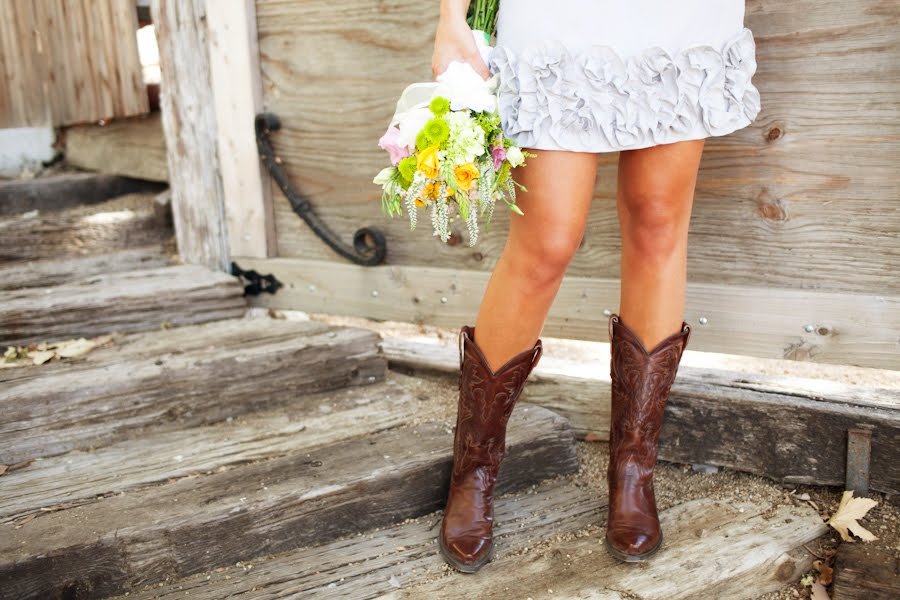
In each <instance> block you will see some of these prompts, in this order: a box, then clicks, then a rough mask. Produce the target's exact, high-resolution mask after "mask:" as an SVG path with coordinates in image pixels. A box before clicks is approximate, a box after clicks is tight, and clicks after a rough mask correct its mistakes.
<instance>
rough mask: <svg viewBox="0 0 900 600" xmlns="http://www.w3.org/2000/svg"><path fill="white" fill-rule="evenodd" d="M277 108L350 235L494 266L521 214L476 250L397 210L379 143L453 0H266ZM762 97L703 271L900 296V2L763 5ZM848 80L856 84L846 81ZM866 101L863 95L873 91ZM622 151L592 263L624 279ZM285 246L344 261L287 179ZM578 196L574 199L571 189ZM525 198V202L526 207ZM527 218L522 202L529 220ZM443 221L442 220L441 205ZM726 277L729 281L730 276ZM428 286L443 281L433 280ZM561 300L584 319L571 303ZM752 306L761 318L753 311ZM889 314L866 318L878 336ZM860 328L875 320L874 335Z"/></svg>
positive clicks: (407, 251)
mask: <svg viewBox="0 0 900 600" xmlns="http://www.w3.org/2000/svg"><path fill="white" fill-rule="evenodd" d="M257 11H258V13H257V20H258V24H259V41H260V53H261V60H262V70H263V83H264V90H265V105H266V108H267V110H270V111H272V112H274V113H276V114H278V115H279V116H280V117H281V120H282V122H283V124H284V128H283V130H282V131H280V132H278V133H276V134H275V135H274V142H275V147H276V150H277V152H278V154H279V156H280V157H281V158H282V159H283V161H284V165H285V167H286V168H287V170H288V172H289V173H290V174H291V178H292V180H293V183H294V184H295V186H296V187H297V188H298V189H301V190H303V191H304V192H305V193H307V194H308V195H309V196H310V197H311V201H312V204H313V206H314V208H315V210H316V212H318V213H319V214H321V215H322V216H323V219H324V220H325V221H326V222H327V223H328V224H329V226H331V227H332V228H333V229H334V230H335V231H336V232H337V233H338V234H340V235H341V236H342V238H343V239H345V240H349V239H350V236H351V235H352V233H353V232H354V231H355V230H356V229H357V228H358V227H360V226H362V225H368V224H371V225H375V226H378V227H381V228H383V229H384V230H385V232H386V235H387V240H388V241H387V245H388V259H387V260H388V264H391V265H397V266H403V267H408V266H413V265H415V266H429V267H441V268H454V269H465V270H473V271H490V270H492V269H493V267H494V265H495V264H496V261H497V259H498V258H499V254H500V251H501V250H502V247H503V243H504V241H505V232H506V230H507V227H508V219H509V218H510V215H509V213H508V211H506V210H505V208H504V207H502V206H501V207H500V208H504V210H497V211H496V212H495V218H497V220H496V221H495V223H494V225H495V229H494V231H492V233H490V234H488V235H487V236H486V237H483V238H482V239H481V240H480V241H479V243H478V245H477V246H476V247H475V248H469V247H468V246H467V244H466V243H465V241H464V240H465V235H466V234H465V227H464V226H463V224H462V223H461V222H457V223H456V225H455V226H454V229H455V230H456V231H457V232H458V234H459V235H458V236H457V237H456V240H455V241H457V242H458V243H457V244H456V245H454V246H447V245H445V244H443V243H441V242H440V241H438V240H436V239H435V238H434V237H433V236H431V235H430V231H427V227H425V225H427V222H424V223H421V224H420V229H421V230H420V231H416V232H410V231H409V225H408V222H406V221H405V220H404V219H394V220H390V219H387V218H386V217H384V216H383V215H382V214H381V207H380V202H379V198H380V196H379V193H378V189H377V186H375V185H373V184H372V183H371V179H372V177H373V176H374V174H375V173H376V172H377V171H378V170H379V169H380V168H381V167H383V166H384V165H386V164H387V160H386V155H385V153H384V152H382V151H381V150H380V149H379V148H377V145H376V141H377V139H378V138H379V137H380V135H381V134H382V133H383V130H384V128H385V127H386V125H387V122H388V120H389V119H390V116H391V114H392V113H393V110H394V105H395V102H396V99H397V97H398V96H399V94H400V92H401V91H402V90H403V88H404V86H405V85H407V84H408V83H410V82H412V81H420V80H429V79H431V73H430V64H431V62H430V58H431V51H432V45H433V36H434V31H435V27H436V23H437V14H438V7H437V5H427V6H422V5H420V4H414V3H412V2H410V1H408V0H396V1H392V2H382V3H378V4H372V3H370V2H366V1H363V0H352V1H348V2H343V3H341V5H340V6H334V4H333V3H331V2H325V1H323V0H316V1H313V2H303V3H297V2H291V1H289V0H257ZM745 23H746V25H747V26H748V27H750V28H751V29H752V30H753V32H754V36H755V39H756V42H757V62H758V70H757V73H756V75H755V76H754V83H755V84H756V85H757V87H758V88H759V89H760V92H761V97H762V101H761V104H762V112H761V113H760V115H759V117H758V118H757V121H756V122H755V123H753V124H752V125H750V126H749V127H747V128H745V129H742V130H739V131H737V132H734V133H733V134H730V135H728V136H723V137H714V138H710V139H708V140H707V143H706V149H705V152H704V157H703V160H702V164H701V167H700V174H699V181H698V184H697V188H696V195H695V207H694V210H693V211H692V221H691V225H690V238H689V253H688V273H689V278H690V281H692V282H697V283H704V284H718V285H722V286H723V287H725V286H731V285H734V286H736V287H735V289H734V291H733V292H732V293H731V294H730V297H729V298H728V302H729V303H730V302H731V301H732V300H734V299H736V298H738V296H739V295H740V286H751V287H755V288H765V287H770V286H772V287H776V288H779V289H790V290H797V291H802V292H807V293H812V292H820V291H829V292H835V293H844V292H852V293H859V294H868V295H883V294H887V295H889V296H897V294H898V291H900V280H898V278H896V277H890V276H887V275H886V274H888V273H892V272H896V271H897V270H898V265H900V246H898V245H897V243H896V239H897V237H898V235H900V212H898V211H896V210H894V209H893V208H892V206H893V203H894V201H895V199H896V198H897V197H898V196H900V185H898V180H897V178H896V177H895V171H896V164H897V162H898V159H900V129H898V127H900V125H898V124H900V103H898V101H897V97H898V94H897V92H898V83H897V82H898V81H900V60H898V58H900V56H898V55H900V50H898V46H897V45H896V44H892V43H891V40H893V36H894V33H893V32H894V31H895V30H896V27H897V25H898V23H900V10H898V8H897V7H896V6H895V5H890V6H889V5H887V4H885V3H884V2H881V1H879V0H866V1H863V2H856V3H853V4H852V6H851V5H841V4H827V3H826V4H823V3H821V2H818V1H813V0H803V1H800V2H793V3H791V4H790V5H789V6H788V5H778V6H777V7H774V8H773V7H772V6H770V5H769V4H766V3H763V2H762V1H761V0H751V1H750V2H748V5H747V11H746V18H745ZM848 90H853V94H851V95H848ZM859 98H862V99H863V100H862V104H860V101H859ZM615 189H616V155H615V154H606V155H604V156H602V157H601V165H600V169H599V173H598V183H597V188H596V191H595V202H594V207H593V208H592V210H591V214H590V217H589V222H588V224H587V228H586V231H585V239H584V242H583V244H582V246H581V248H580V249H579V251H578V253H577V254H576V256H575V258H574V260H573V262H572V263H571V265H570V267H569V271H568V273H569V274H570V275H573V276H577V277H585V278H599V279H617V278H618V277H619V275H620V273H619V253H620V242H619V239H618V238H619V236H618V235H617V233H616V232H617V230H618V223H617V221H616V213H615ZM273 196H274V202H275V211H276V225H277V231H278V247H279V255H280V256H286V257H288V256H298V257H300V256H302V257H304V258H311V259H320V260H323V261H334V262H340V259H339V258H337V257H336V256H335V255H334V254H333V253H332V251H331V250H330V249H329V248H328V247H326V246H325V245H324V244H322V243H321V241H319V240H318V239H317V238H316V236H315V235H314V234H313V233H312V232H311V231H309V230H308V228H307V227H306V226H305V224H303V223H302V222H301V221H300V219H298V218H297V217H296V215H295V214H293V213H292V211H291V209H290V206H289V204H288V203H287V201H286V200H285V199H284V197H283V196H282V194H281V193H280V192H279V191H278V190H277V189H276V190H274V192H273ZM559 200H560V201H561V202H563V203H564V200H565V199H559ZM525 211H526V213H527V208H525ZM513 218H517V217H513ZM426 221H427V220H426ZM726 289H727V288H726ZM423 291H427V290H423ZM561 304H562V308H563V313H564V314H566V315H567V316H569V317H570V318H573V319H574V318H577V317H578V314H577V312H576V311H575V306H573V305H572V304H571V301H570V300H568V299H564V300H562V301H561ZM745 317H746V316H745ZM879 327H880V324H879V325H875V324H871V325H868V326H867V327H866V329H865V330H864V335H865V336H867V337H868V338H869V339H870V340H871V341H872V343H873V344H877V343H879V342H878V341H876V340H877V338H878V333H877V329H878V328H879ZM861 333H862V332H861Z"/></svg>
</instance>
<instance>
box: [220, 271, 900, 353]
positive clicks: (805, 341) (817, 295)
mask: <svg viewBox="0 0 900 600" xmlns="http://www.w3.org/2000/svg"><path fill="white" fill-rule="evenodd" d="M236 260H237V261H238V262H239V263H240V264H241V266H242V267H244V268H253V269H256V270H258V271H259V272H261V273H274V274H275V276H276V277H277V278H278V279H279V280H280V281H281V282H283V283H285V284H286V286H285V287H284V288H283V289H281V290H279V291H278V293H277V294H275V295H274V296H269V295H266V297H260V298H258V299H256V300H255V301H254V302H255V303H257V304H259V305H264V306H272V307H275V308H291V309H299V310H304V311H307V312H328V313H335V314H345V315H353V316H361V317H368V318H372V319H388V320H393V321H406V322H424V323H429V324H433V325H439V326H443V327H450V328H458V327H459V326H461V325H462V324H463V323H467V322H469V321H471V320H472V319H473V318H474V315H475V314H476V313H477V312H478V305H479V303H480V302H481V299H482V296H483V294H484V289H485V287H486V286H487V283H488V279H489V276H490V274H489V273H483V272H478V271H469V270H460V269H456V268H447V269H444V268H434V267H415V266H398V265H383V266H377V267H360V266H358V265H351V264H346V263H344V262H330V261H320V260H307V259H300V258H273V259H254V258H250V257H239V258H237V259H236ZM373 292H377V296H373ZM618 303H619V281H618V280H617V279H616V280H609V279H600V278H587V277H570V276H567V277H566V278H565V279H564V280H563V283H562V287H561V288H560V291H559V293H558V295H557V298H556V300H555V301H554V303H553V306H552V307H551V309H550V313H549V315H548V318H547V322H546V325H545V328H544V331H545V334H546V335H548V336H553V337H563V338H573V339H583V340H598V341H608V339H609V337H608V335H609V334H608V323H607V321H608V317H607V316H606V315H605V314H604V312H603V311H604V310H612V311H613V312H618V310H617V306H618ZM701 317H703V318H705V319H706V323H705V324H703V325H701V324H700V319H701ZM685 320H686V321H687V322H688V323H689V324H690V325H692V326H694V327H693V331H692V333H691V349H692V350H702V351H706V352H723V353H728V354H741V355H748V356H759V357H764V358H779V359H781V358H788V359H793V360H806V361H813V362H820V363H838V364H851V365H859V366H866V367H877V368H887V369H900V296H885V295H878V296H862V295H853V294H833V293H829V292H816V291H810V290H805V291H798V290H791V289H775V288H754V287H738V286H736V285H716V284H705V283H696V282H693V281H691V282H689V283H688V286H687V298H686V307H685ZM876 324H877V325H876ZM807 325H810V326H812V331H806V327H807Z"/></svg>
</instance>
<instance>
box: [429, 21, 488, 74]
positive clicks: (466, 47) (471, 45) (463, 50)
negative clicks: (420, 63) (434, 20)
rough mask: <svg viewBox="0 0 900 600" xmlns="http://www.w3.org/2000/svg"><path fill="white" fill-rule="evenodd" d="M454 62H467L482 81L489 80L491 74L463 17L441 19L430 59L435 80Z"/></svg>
mask: <svg viewBox="0 0 900 600" xmlns="http://www.w3.org/2000/svg"><path fill="white" fill-rule="evenodd" d="M454 60H457V61H461V62H467V63H469V64H470V65H472V68H473V69H475V71H476V72H477V73H478V74H479V75H481V76H482V77H483V78H484V79H490V77H491V72H490V69H488V66H487V65H486V64H485V63H484V60H483V59H482V58H481V53H480V52H479V51H478V46H476V45H475V38H474V37H473V36H472V30H471V29H470V28H469V24H468V23H466V19H465V17H461V18H460V17H443V16H442V17H441V19H440V20H439V21H438V27H437V33H436V34H435V36H434V54H432V57H431V72H432V75H433V76H434V77H435V78H437V76H438V75H440V74H441V73H443V72H444V71H445V70H447V67H448V66H449V65H450V63H451V62H453V61H454Z"/></svg>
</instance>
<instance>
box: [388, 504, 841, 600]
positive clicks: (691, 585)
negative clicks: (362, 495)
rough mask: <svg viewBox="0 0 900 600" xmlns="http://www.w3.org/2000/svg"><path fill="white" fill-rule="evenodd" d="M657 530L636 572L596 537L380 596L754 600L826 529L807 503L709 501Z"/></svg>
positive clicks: (781, 582) (799, 561) (793, 569)
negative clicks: (651, 551) (655, 547)
mask: <svg viewBox="0 0 900 600" xmlns="http://www.w3.org/2000/svg"><path fill="white" fill-rule="evenodd" d="M660 524H661V526H662V528H663V531H664V536H665V537H664V538H663V547H662V548H661V549H660V551H659V553H658V554H656V555H655V556H654V557H653V559H652V560H650V561H648V562H647V563H645V564H644V565H641V568H639V569H635V568H634V565H633V564H626V563H621V562H618V561H617V560H616V559H615V558H613V557H612V556H610V555H609V554H608V553H607V552H606V551H605V550H604V549H603V547H602V546H601V545H599V544H598V543H597V541H598V540H597V537H599V536H600V535H602V534H598V535H597V536H590V537H583V538H577V539H575V540H572V541H564V542H561V543H555V544H552V546H551V548H550V549H549V550H548V551H546V552H541V553H530V554H526V555H524V556H511V557H505V558H500V559H497V560H495V561H493V563H492V564H489V565H488V566H486V567H485V568H484V570H483V571H484V576H482V577H465V576H460V575H457V574H450V573H448V574H447V575H446V576H444V577H442V578H440V579H437V580H436V581H432V582H429V583H426V584H424V585H420V586H415V587H408V588H405V589H402V590H397V591H394V592H393V593H390V594H385V595H383V596H380V597H381V598H384V599H385V600H399V599H401V598H441V597H445V596H447V595H448V594H452V595H453V597H459V598H475V597H480V598H526V597H531V598H533V599H534V600H544V599H545V598H546V599H549V598H579V599H582V598H583V599H585V600H588V599H597V600H600V599H603V600H626V599H633V598H666V599H672V600H677V599H682V598H717V599H721V600H738V599H744V598H747V597H748V589H752V592H751V595H752V596H754V597H755V596H757V595H762V594H765V593H767V592H771V591H775V590H778V589H781V588H783V587H784V586H785V585H786V584H787V583H788V582H790V581H793V580H795V579H796V578H797V577H799V575H800V573H802V572H803V571H805V570H807V569H808V568H809V566H810V564H811V562H812V557H811V556H809V554H808V553H799V552H795V550H796V549H798V548H799V549H802V548H801V546H802V545H803V544H806V543H808V542H810V541H812V540H814V539H816V538H818V537H819V536H821V535H823V534H825V533H826V531H827V526H826V525H825V524H824V523H823V522H822V519H821V517H819V515H818V514H816V512H815V511H814V510H813V509H812V508H810V507H805V506H799V507H795V506H776V507H771V506H762V505H760V504H755V503H753V502H738V503H734V504H728V503H725V502H722V501H718V500H712V499H705V498H704V499H701V500H691V501H689V502H685V503H683V504H679V505H677V506H674V507H672V508H670V509H669V510H666V511H663V512H662V513H661V514H660ZM451 590H452V592H451Z"/></svg>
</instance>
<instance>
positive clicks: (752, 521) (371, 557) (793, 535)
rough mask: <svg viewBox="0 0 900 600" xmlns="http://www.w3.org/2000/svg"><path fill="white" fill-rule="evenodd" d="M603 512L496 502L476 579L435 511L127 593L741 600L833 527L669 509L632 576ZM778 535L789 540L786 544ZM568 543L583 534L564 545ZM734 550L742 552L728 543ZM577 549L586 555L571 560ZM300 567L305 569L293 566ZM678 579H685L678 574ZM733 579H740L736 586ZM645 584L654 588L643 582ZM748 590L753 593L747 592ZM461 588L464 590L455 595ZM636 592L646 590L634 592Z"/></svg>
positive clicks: (541, 501) (568, 491)
mask: <svg viewBox="0 0 900 600" xmlns="http://www.w3.org/2000/svg"><path fill="white" fill-rule="evenodd" d="M605 507H606V498H605V491H603V490H601V491H600V492H596V491H594V490H585V489H583V488H579V487H576V486H575V485H573V484H572V483H571V482H560V483H551V484H546V485H543V486H541V487H540V488H538V489H537V490H536V491H535V492H533V493H530V494H527V495H520V496H511V497H506V498H500V499H498V501H497V522H496V525H495V531H496V534H497V544H498V547H497V552H496V554H495V557H494V560H493V561H492V563H489V564H488V565H487V566H485V567H484V569H483V570H482V571H481V572H480V573H479V574H478V575H475V576H469V575H462V574H458V573H450V572H446V571H445V569H444V563H443V559H442V558H441V557H440V555H439V554H438V552H437V544H436V539H435V538H436V528H435V526H434V524H435V523H437V522H438V520H439V518H440V517H439V515H433V516H432V518H423V519H420V520H419V521H418V522H413V523H407V524H403V525H398V526H394V527H390V528H386V529H383V530H380V531H374V532H370V533H365V534H362V535H357V536H353V537H350V538H347V539H343V540H339V541H336V542H333V543H330V544H327V545H322V546H314V547H310V548H303V549H298V550H294V551H290V552H286V553H283V554H279V555H277V556H274V557H271V558H268V559H265V560H255V561H253V562H252V564H253V568H252V569H247V568H246V565H245V564H244V563H242V564H240V565H236V566H230V567H227V568H225V569H223V570H222V571H221V572H213V573H209V574H208V575H207V574H201V575H196V576H193V577H189V578H185V579H181V580H178V581H175V582H173V583H170V584H168V585H166V586H162V587H156V586H154V587H153V588H150V587H147V588H146V589H144V590H135V591H132V592H131V593H129V595H128V598H137V599H139V600H141V599H149V598H160V599H168V598H175V597H184V596H185V595H189V596H190V597H191V598H201V599H213V598H221V597H223V596H228V595H234V596H242V595H245V594H246V595H248V596H250V595H252V597H253V598H259V599H261V600H263V599H266V600H267V599H274V598H284V597H307V596H308V597H318V596H322V597H326V596H327V597H329V598H353V599H355V600H365V599H369V598H395V597H410V598H450V597H454V598H457V597H458V598H463V597H466V598H494V597H496V598H526V597H531V598H534V599H538V598H540V599H543V598H582V597H601V598H669V597H670V596H669V594H670V593H671V594H675V596H672V597H679V598H680V597H707V595H706V594H704V593H703V592H705V591H706V590H705V589H704V586H706V587H708V589H710V590H715V591H719V590H721V593H722V595H715V596H713V595H709V596H708V597H716V598H735V599H736V598H746V597H747V596H746V589H748V588H749V589H753V590H754V593H758V594H762V593H765V592H766V591H772V590H777V589H780V588H782V587H784V586H785V585H786V584H788V583H789V582H791V581H792V580H796V578H798V577H799V576H800V574H801V573H803V572H804V571H806V570H807V569H808V568H809V567H810V565H811V560H812V557H811V556H810V555H809V553H808V552H806V551H805V550H803V549H802V547H801V544H802V543H804V542H808V541H810V540H811V539H814V538H815V537H818V535H821V534H822V533H824V531H825V528H824V527H822V523H821V519H820V518H819V517H818V516H817V515H816V514H815V512H814V511H813V510H812V509H810V508H809V507H798V508H787V507H779V508H777V509H771V508H769V507H764V506H761V505H758V504H753V503H750V502H745V503H742V504H740V505H736V506H728V505H726V504H724V503H722V502H719V501H713V500H707V499H702V500H693V501H690V502H686V503H684V504H681V505H678V506H676V507H673V508H671V509H669V510H666V511H663V512H662V513H661V519H662V522H663V526H664V528H665V529H664V531H665V532H666V538H665V542H664V544H665V546H664V547H663V550H661V553H660V554H658V555H657V557H656V558H655V559H654V561H652V562H650V563H648V565H647V566H646V567H644V568H641V569H639V570H635V569H634V566H633V565H624V564H621V563H617V562H615V561H614V560H613V559H611V558H610V557H609V556H607V555H606V553H605V550H604V549H603V547H602V545H600V543H599V541H600V540H601V539H602V535H603V531H604V522H605V518H606V510H605ZM741 509H743V512H741ZM766 509H769V511H768V513H767V512H766ZM788 520H789V521H790V522H785V521H788ZM585 534H586V535H585ZM782 534H786V537H787V539H784V540H783V541H779V536H780V535H782ZM726 536H727V537H726ZM732 536H734V537H733V538H732ZM561 537H575V538H576V539H575V540H573V541H569V542H559V541H558V540H559V539H560V538H561ZM732 539H733V540H734V541H733V542H732ZM797 540H802V541H800V542H799V543H797ZM548 542H549V546H546V547H543V546H542V547H541V550H540V552H537V551H531V552H529V553H525V554H522V551H523V550H525V549H526V548H533V547H534V546H535V545H537V544H541V543H548ZM760 542H762V543H760ZM791 542H795V543H797V546H796V548H798V549H799V550H801V551H802V552H800V551H797V550H794V549H793V548H790V544H791ZM732 543H734V547H733V548H730V546H731V544H732ZM757 545H759V546H758V547H759V548H760V553H759V554H754V552H753V551H751V552H748V554H750V555H751V556H750V558H749V559H748V558H747V557H746V556H742V555H740V554H739V553H740V552H741V551H743V552H747V549H748V548H754V550H755V548H756V547H757ZM573 546H575V547H577V548H578V552H579V554H577V555H576V554H574V553H571V550H570V548H571V547H573ZM784 548H787V550H785V549H784ZM732 560H733V561H734V562H732ZM536 562H540V563H541V564H546V563H550V564H551V565H556V566H555V567H554V566H550V567H548V571H549V570H556V569H557V568H565V569H566V573H567V574H569V575H570V576H572V578H573V581H572V582H571V583H570V585H571V586H572V588H573V589H575V588H577V587H578V586H579V585H580V586H581V588H579V592H580V591H581V589H593V590H594V593H595V594H605V595H597V596H583V595H579V594H578V593H571V594H567V590H566V588H565V586H561V587H562V590H560V589H559V588H558V587H557V585H556V583H557V582H556V579H557V577H555V576H553V575H551V576H550V577H549V579H548V581H547V582H546V583H545V582H543V581H542V580H541V578H540V577H536V576H534V570H535V568H534V567H533V564H534V563H536ZM520 564H522V565H523V566H525V567H526V573H525V575H526V577H527V579H526V581H525V582H523V583H522V584H520V585H517V584H515V582H514V581H513V580H515V578H516V573H517V571H518V568H519V565H520ZM297 565H308V568H305V569H302V570H301V569H297ZM679 568H680V569H681V570H680V571H679V570H678V569H679ZM646 569H649V570H650V571H649V572H647V570H646ZM673 572H675V573H677V575H675V576H672V575H671V574H672V573H673ZM442 574H443V577H441V575H442ZM560 578H561V575H560ZM732 578H733V579H734V580H735V581H734V582H729V580H730V579H732ZM494 579H499V580H500V581H499V582H497V585H495V586H487V587H485V588H484V589H480V587H481V585H483V582H484V581H485V580H494ZM641 580H646V581H647V582H653V583H643V584H642V583H641ZM500 582H502V584H501V583H500ZM620 583H624V585H626V586H628V587H627V588H625V589H621V588H619V587H618V585H617V584H620ZM741 585H743V586H746V587H745V589H743V590H741V589H740V586H741ZM398 586H399V588H400V590H398V589H397V588H398ZM457 586H461V587H460V588H459V591H457ZM635 587H639V588H641V592H640V593H638V592H637V591H636V590H635V591H633V592H632V593H633V594H634V595H628V594H627V593H626V592H631V588H635ZM648 587H649V588H650V589H649V590H648ZM507 588H508V589H507ZM549 589H552V590H553V593H550V592H549V591H548V590H549ZM757 590H759V591H757ZM490 592H493V595H491V593H490ZM617 593H619V594H621V595H618V596H617V595H616V594H617ZM641 594H646V595H641ZM691 594H694V595H693V596H692V595H691ZM123 598H124V597H123Z"/></svg>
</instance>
